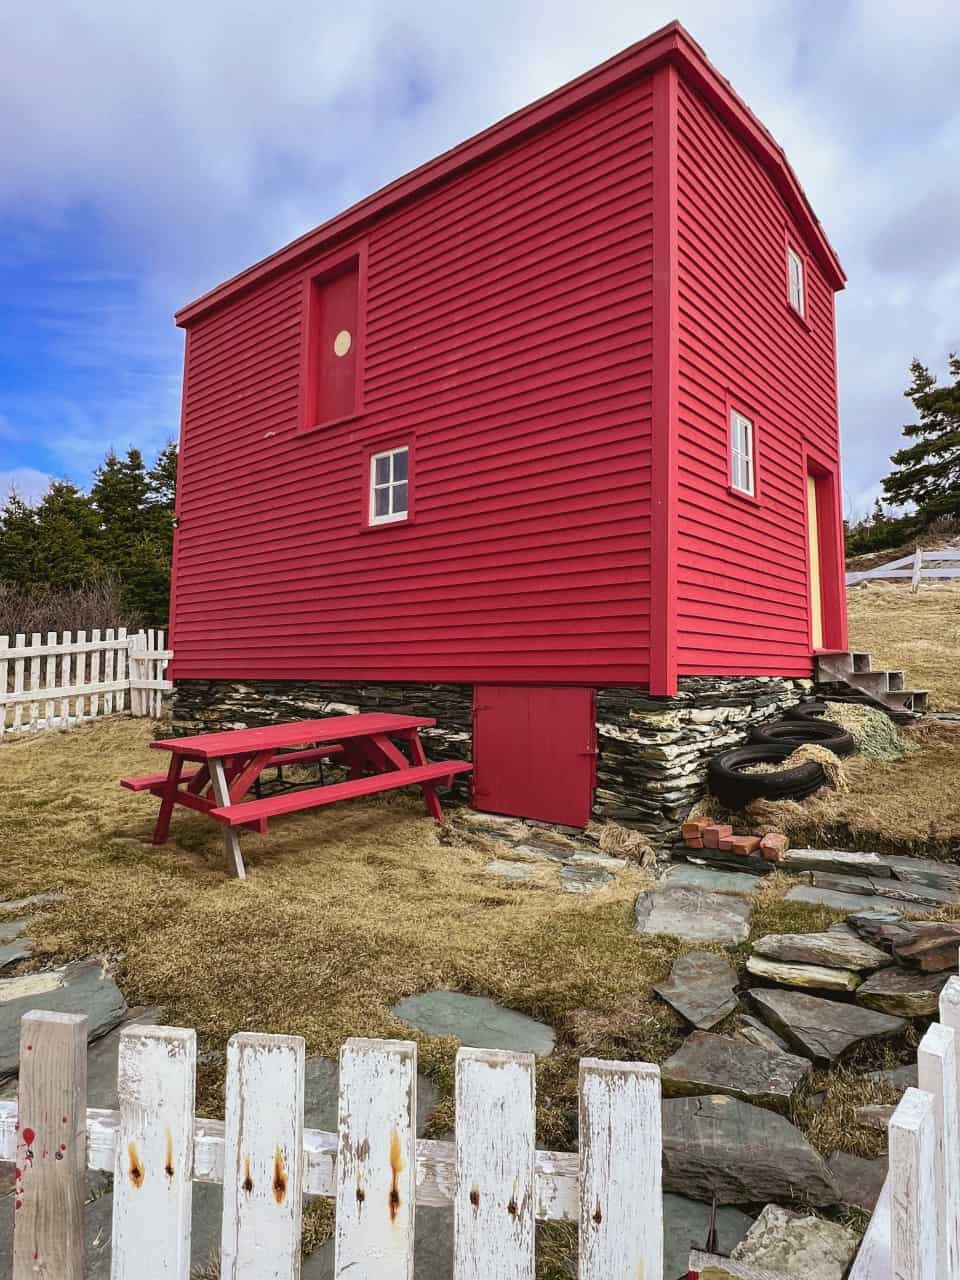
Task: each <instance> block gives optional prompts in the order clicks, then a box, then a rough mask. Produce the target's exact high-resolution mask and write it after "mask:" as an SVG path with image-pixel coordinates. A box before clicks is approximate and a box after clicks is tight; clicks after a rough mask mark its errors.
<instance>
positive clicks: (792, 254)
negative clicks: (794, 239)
mask: <svg viewBox="0 0 960 1280" xmlns="http://www.w3.org/2000/svg"><path fill="white" fill-rule="evenodd" d="M787 283H788V286H789V289H790V305H791V307H793V309H794V311H796V313H797V315H798V316H802V315H806V298H805V297H804V292H805V290H804V284H803V259H802V258H801V257H800V255H799V253H797V252H796V251H795V250H793V249H788V250H787Z"/></svg>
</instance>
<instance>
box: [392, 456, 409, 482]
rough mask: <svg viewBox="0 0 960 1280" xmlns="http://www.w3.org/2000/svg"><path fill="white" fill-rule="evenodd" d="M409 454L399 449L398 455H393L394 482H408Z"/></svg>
mask: <svg viewBox="0 0 960 1280" xmlns="http://www.w3.org/2000/svg"><path fill="white" fill-rule="evenodd" d="M408 454H409V450H407V449H398V450H397V451H396V453H395V454H394V455H393V478H394V480H406V478H407V461H408Z"/></svg>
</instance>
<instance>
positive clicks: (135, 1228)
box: [0, 1013, 663, 1280]
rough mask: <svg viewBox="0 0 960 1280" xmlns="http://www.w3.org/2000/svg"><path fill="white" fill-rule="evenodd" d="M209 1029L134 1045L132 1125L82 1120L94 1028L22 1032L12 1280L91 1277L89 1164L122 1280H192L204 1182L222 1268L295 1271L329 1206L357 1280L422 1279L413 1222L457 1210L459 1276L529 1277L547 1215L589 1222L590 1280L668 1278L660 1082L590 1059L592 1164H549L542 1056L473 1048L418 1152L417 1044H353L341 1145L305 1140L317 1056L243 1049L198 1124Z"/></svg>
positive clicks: (586, 1129)
mask: <svg viewBox="0 0 960 1280" xmlns="http://www.w3.org/2000/svg"><path fill="white" fill-rule="evenodd" d="M195 1076H196V1034H195V1032H193V1031H188V1030H182V1029H180V1028H176V1027H128V1028H127V1029H125V1030H124V1031H122V1032H121V1034H120V1051H119V1069H118V1092H119V1101H120V1109H119V1112H116V1111H96V1110H87V1109H86V1105H85V1104H86V1019H85V1018H84V1017H83V1016H82V1015H78V1014H55V1013H30V1014H27V1015H26V1016H25V1017H24V1018H23V1019H22V1021H21V1028H20V1080H19V1093H18V1101H17V1102H16V1103H13V1102H0V1160H15V1162H16V1167H17V1170H18V1180H17V1186H16V1202H17V1209H16V1214H15V1226H14V1245H13V1280H36V1277H37V1276H38V1275H44V1276H51V1277H57V1280H81V1278H82V1275H83V1238H84V1233H83V1202H84V1199H85V1195H84V1173H85V1167H87V1166H88V1167H89V1168H91V1169H102V1170H105V1171H107V1172H110V1173H113V1175H114V1182H113V1230H112V1249H113V1256H112V1266H111V1276H112V1277H113V1280H133V1277H137V1280H139V1277H141V1276H143V1275H146V1274H149V1275H151V1276H161V1275H162V1276H170V1277H175V1278H176V1280H187V1278H188V1276H189V1273H190V1228H191V1202H192V1184H193V1182H217V1183H222V1184H223V1218H222V1230H221V1271H220V1274H221V1275H222V1276H224V1277H230V1278H231V1280H268V1278H269V1280H289V1278H290V1277H297V1276H298V1275H299V1273H300V1226H301V1209H302V1197H303V1196H304V1195H313V1196H325V1197H326V1198H327V1199H330V1200H333V1201H334V1202H335V1204H336V1237H335V1250H336V1253H335V1266H334V1271H335V1275H336V1276H337V1277H341V1276H342V1277H348V1278H349V1280H413V1234H414V1217H415V1212H416V1206H417V1205H418V1204H420V1205H447V1204H450V1203H451V1202H452V1204H453V1209H454V1244H453V1274H454V1276H455V1277H456V1280H533V1276H534V1228H535V1224H536V1220H537V1219H545V1220H553V1221H567V1222H574V1223H577V1224H578V1226H579V1246H578V1247H579V1276H580V1280H617V1278H619V1277H624V1278H626V1277H631V1280H632V1278H633V1277H636V1276H642V1277H643V1280H662V1276H663V1262H662V1254H663V1219H662V1187H661V1173H660V1165H661V1129H660V1072H659V1070H658V1068H657V1067H655V1066H650V1065H648V1064H646V1063H625V1062H599V1061H595V1060H584V1061H583V1062H581V1064H580V1151H579V1156H578V1155H576V1154H568V1153H561V1152H552V1151H537V1150H536V1148H535V1142H534V1125H535V1083H534V1080H535V1064H534V1058H533V1056H532V1055H530V1054H521V1053H504V1052H499V1051H494V1050H489V1049H461V1050H460V1051H459V1053H458V1054H457V1063H456V1138H455V1141H454V1142H434V1141H430V1140H426V1139H420V1140H418V1139H417V1137H416V1114H417V1106H416V1090H417V1048H416V1045H415V1044H413V1043H411V1042H407V1041H401V1040H348V1041H347V1043H346V1044H345V1045H344V1046H343V1048H342V1049H341V1052H340V1105H339V1123H338V1132H337V1133H336V1134H334V1133H324V1132H322V1131H320V1130H312V1129H304V1127H303V1085H304V1042H303V1040H302V1039H301V1038H300V1037H299V1036H282V1035H258V1034H256V1033H243V1034H240V1035H235V1036H233V1037H232V1039H231V1040H230V1043H229V1045H228V1047H227V1085H226V1121H225V1122H221V1121H214V1120H202V1119H198V1118H195V1117H194V1084H195Z"/></svg>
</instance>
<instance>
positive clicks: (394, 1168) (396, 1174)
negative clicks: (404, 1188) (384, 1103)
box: [390, 1129, 405, 1222]
mask: <svg viewBox="0 0 960 1280" xmlns="http://www.w3.org/2000/svg"><path fill="white" fill-rule="evenodd" d="M404 1168H405V1165H404V1160H403V1148H402V1147H401V1145H400V1134H399V1133H398V1132H397V1131H396V1129H393V1130H391V1133H390V1221H391V1222H396V1220H397V1214H398V1213H399V1212H400V1188H399V1186H398V1185H397V1184H398V1181H399V1178H400V1174H401V1172H402V1171H403V1169H404Z"/></svg>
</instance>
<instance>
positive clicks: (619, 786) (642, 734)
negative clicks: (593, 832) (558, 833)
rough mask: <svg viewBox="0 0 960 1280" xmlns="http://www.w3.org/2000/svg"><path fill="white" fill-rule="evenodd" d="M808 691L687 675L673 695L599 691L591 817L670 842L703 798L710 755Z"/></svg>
mask: <svg viewBox="0 0 960 1280" xmlns="http://www.w3.org/2000/svg"><path fill="white" fill-rule="evenodd" d="M811 687H812V685H811V682H810V681H809V680H788V679H782V678H780V677H777V676H770V677H765V676H686V677H682V678H681V680H680V688H679V691H678V693H677V695H676V697H673V698H652V697H650V696H649V694H646V693H644V692H643V691H642V690H640V689H636V688H633V687H626V688H607V689H598V690H597V731H598V743H597V745H598V747H599V750H600V755H599V759H598V761H597V789H596V792H595V795H594V814H595V816H596V817H597V818H600V819H607V820H612V821H614V822H620V823H622V824H623V825H624V826H630V827H636V828H638V829H639V830H641V831H643V832H645V833H646V834H648V835H649V836H650V838H651V841H652V842H653V843H654V844H660V843H666V842H668V841H672V840H673V839H674V838H675V836H676V833H677V825H678V823H680V822H681V821H682V819H683V818H684V817H685V816H686V814H687V813H688V812H689V810H690V808H691V807H692V806H693V805H694V804H695V803H696V802H697V801H698V800H699V799H701V798H702V797H703V795H704V794H705V793H706V774H707V761H708V760H709V759H710V757H711V756H712V755H715V754H716V753H717V752H718V751H723V750H725V749H726V748H728V747H736V746H739V745H740V744H741V743H742V742H743V741H744V740H745V739H746V736H747V730H748V729H749V727H750V725H752V724H757V723H759V722H761V721H763V720H774V719H776V718H777V717H778V716H779V715H781V714H782V712H783V711H784V710H785V709H786V708H787V707H790V706H793V705H794V704H795V703H797V702H799V701H800V699H801V698H803V697H806V696H807V695H808V694H809V693H810V690H811Z"/></svg>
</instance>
